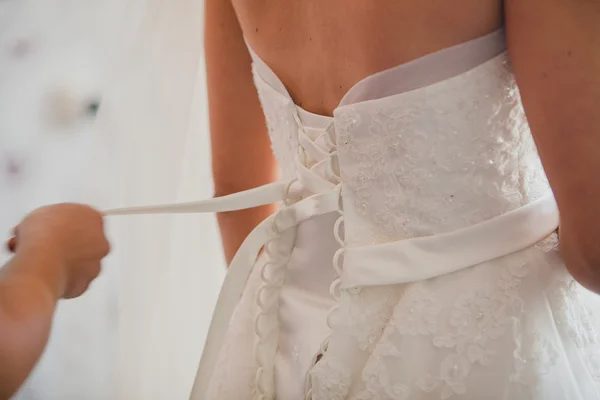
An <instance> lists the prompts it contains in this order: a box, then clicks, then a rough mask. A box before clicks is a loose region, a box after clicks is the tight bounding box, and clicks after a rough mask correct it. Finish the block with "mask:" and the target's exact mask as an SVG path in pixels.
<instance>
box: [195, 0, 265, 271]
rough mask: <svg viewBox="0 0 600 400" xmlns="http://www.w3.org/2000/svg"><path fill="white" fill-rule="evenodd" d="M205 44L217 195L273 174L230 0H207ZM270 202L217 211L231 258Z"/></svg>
mask: <svg viewBox="0 0 600 400" xmlns="http://www.w3.org/2000/svg"><path fill="white" fill-rule="evenodd" d="M204 40H205V50H206V72H207V77H208V99H209V115H210V117H209V118H210V131H211V148H212V168H213V177H214V185H215V195H216V196H223V195H227V194H231V193H234V192H239V191H241V190H245V189H250V188H253V187H256V186H260V185H263V184H265V183H269V182H272V181H274V180H275V179H276V166H275V161H274V159H273V156H272V154H271V149H270V143H269V138H268V134H267V129H266V126H265V119H264V115H263V113H262V109H261V106H260V103H259V100H258V95H257V93H256V89H255V88H254V84H253V81H252V73H251V58H250V55H249V53H248V50H247V48H246V45H245V43H244V39H243V35H242V31H241V28H240V26H239V24H238V21H237V18H236V15H235V12H234V10H233V7H232V5H231V3H230V1H229V0H206V9H205V39H204ZM272 212H273V207H272V206H267V207H261V208H255V209H250V210H244V211H235V212H231V213H222V214H220V215H218V220H219V226H220V228H221V235H222V238H223V246H224V249H225V257H226V259H227V262H228V263H229V262H230V261H231V259H232V258H233V256H234V254H235V252H236V251H237V249H238V247H239V246H240V244H241V243H242V242H243V240H244V239H245V238H246V236H247V235H248V234H249V233H250V231H251V230H252V229H253V228H254V227H255V226H256V225H257V224H258V223H260V222H261V221H262V220H263V219H264V218H265V217H267V216H268V215H269V214H270V213H272Z"/></svg>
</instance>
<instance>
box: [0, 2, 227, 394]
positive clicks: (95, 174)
mask: <svg viewBox="0 0 600 400" xmlns="http://www.w3.org/2000/svg"><path fill="white" fill-rule="evenodd" d="M202 14H203V4H202V1H201V0H178V1H177V2H169V1H162V0H102V1H92V0H0V231H1V232H2V234H3V235H4V237H8V234H9V231H10V229H11V228H12V227H13V226H14V225H15V224H16V223H17V222H18V221H19V220H20V219H21V218H22V217H23V216H24V215H25V214H26V213H27V212H29V211H31V210H32V209H34V208H36V207H38V206H40V205H44V204H49V203H55V202H64V201H73V202H84V203H90V204H92V205H94V206H96V207H99V208H101V209H106V208H111V207H119V206H132V205H146V204H154V203H166V202H177V201H191V200H197V199H203V198H208V197H210V196H211V195H212V183H211V178H210V166H209V142H208V133H207V112H206V99H205V82H204V70H203V68H204V62H203V59H202V58H203V46H202V41H203V40H202V31H203V28H202V20H203V15H202ZM107 223H108V230H109V236H110V239H111V242H112V245H113V252H112V254H111V256H110V257H109V259H108V260H107V262H106V263H105V265H104V270H103V273H102V276H101V277H100V278H99V279H98V280H97V281H96V282H95V283H94V285H93V287H92V289H91V290H90V291H89V292H88V293H87V294H86V295H85V296H83V297H82V298H80V299H77V300H71V301H68V302H63V303H61V304H60V308H59V312H58V314H57V316H56V319H55V323H54V328H53V333H52V337H51V341H50V343H49V346H48V348H47V351H46V353H45V355H44V357H43V359H42V361H41V362H40V364H39V365H38V367H37V368H36V371H35V373H34V374H33V376H32V377H31V378H30V379H29V381H28V382H27V384H26V385H25V387H24V388H23V389H22V391H21V392H20V393H19V394H18V395H17V399H23V400H34V399H36V400H37V399H40V400H59V399H60V400H70V399H78V400H95V399H102V400H107V399H127V400H136V399H144V400H147V399H161V400H163V399H169V400H171V399H173V400H176V399H186V398H187V396H188V395H189V392H190V390H191V385H192V383H193V378H194V375H195V370H196V366H197V363H198V361H199V357H200V353H201V351H202V344H203V342H204V339H205V335H206V332H207V329H208V323H209V320H210V315H211V312H212V308H213V307H214V303H215V301H216V296H217V292H218V288H219V287H220V283H221V281H222V279H223V277H224V273H225V266H224V261H223V259H222V255H221V248H220V240H219V236H218V232H217V228H216V222H215V219H214V216H212V215H198V216H196V215H194V216H189V215H188V216H150V217H148V216H136V217H111V219H109V220H107ZM8 257H9V255H8V254H7V253H6V251H5V250H4V249H2V250H0V262H1V263H2V264H3V263H4V262H5V261H6V260H7V259H8Z"/></svg>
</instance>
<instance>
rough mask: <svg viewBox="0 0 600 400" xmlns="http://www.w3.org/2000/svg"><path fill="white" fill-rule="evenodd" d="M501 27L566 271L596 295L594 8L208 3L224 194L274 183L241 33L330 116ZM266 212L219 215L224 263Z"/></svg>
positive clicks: (599, 265) (297, 94) (218, 179)
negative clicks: (410, 64)
mask: <svg viewBox="0 0 600 400" xmlns="http://www.w3.org/2000/svg"><path fill="white" fill-rule="evenodd" d="M503 21H504V23H505V26H506V33H507V39H508V49H509V53H510V57H511V60H512V63H513V67H514V71H515V74H516V78H517V82H518V84H519V87H520V90H521V95H522V99H523V103H524V107H525V111H526V114H527V117H528V120H529V122H530V125H531V129H532V132H533V135H534V138H535V140H536V143H537V146H538V149H539V152H540V156H541V158H542V161H543V164H544V167H545V169H546V173H547V175H548V178H549V180H550V183H551V186H552V189H553V191H554V194H555V197H556V199H557V202H558V206H559V209H560V213H561V224H560V233H561V234H560V240H561V247H562V252H563V256H564V258H565V262H566V265H567V268H568V269H569V271H570V272H571V273H572V274H573V276H574V277H575V278H576V279H577V280H578V281H579V282H580V283H582V284H583V285H584V286H586V287H588V288H589V289H591V290H594V291H596V292H600V185H599V184H597V179H598V177H599V176H600V112H598V111H597V110H598V104H600V2H597V1H584V0H578V1H576V0H507V1H504V2H502V1H499V0H458V1H442V0H428V1H423V0H327V1H323V0H294V1H281V0H233V3H231V2H230V1H229V0H206V34H205V41H206V59H207V73H208V91H209V102H210V124H211V135H212V148H213V168H214V180H215V188H216V194H217V195H224V194H229V193H233V192H237V191H240V190H244V189H248V188H250V187H254V186H258V185H261V184H264V183H267V182H270V181H272V180H274V179H276V173H275V172H274V171H275V162H274V160H273V158H272V155H271V151H270V147H269V141H268V138H267V132H266V127H265V122H264V116H263V114H262V111H261V108H260V104H259V101H258V97H257V94H256V90H255V88H254V86H253V83H252V76H251V72H250V56H249V54H248V51H247V49H246V47H245V43H244V36H245V37H246V39H247V41H248V43H249V44H250V45H251V46H252V48H253V49H254V50H255V51H256V52H257V53H258V54H259V56H260V57H261V58H263V59H264V60H265V61H266V63H267V64H268V65H269V66H270V67H271V68H272V69H273V70H274V71H275V73H276V74H277V75H278V76H279V77H280V78H281V80H282V81H283V83H284V84H285V85H286V87H287V88H288V90H289V92H290V94H291V95H292V97H293V98H294V101H295V102H296V103H297V104H299V105H301V106H302V107H303V108H305V109H307V110H309V111H313V112H316V113H319V114H327V115H331V113H332V111H333V110H334V109H335V107H336V105H337V104H338V102H339V100H340V99H341V98H342V97H343V95H344V94H345V93H346V92H347V91H348V89H349V88H350V87H352V85H354V84H355V83H356V82H358V81H359V80H361V79H362V78H364V77H366V76H369V75H371V74H373V73H375V72H378V71H381V70H384V69H386V68H389V67H392V66H395V65H398V64H401V63H404V62H406V61H410V60H412V59H415V58H418V57H420V56H423V55H425V54H428V53H431V52H433V51H436V50H439V49H442V48H445V47H448V46H451V45H454V44H458V43H461V42H465V41H467V40H470V39H474V38H477V37H479V36H482V35H484V34H486V33H489V32H492V31H494V30H495V29H497V28H499V27H500V26H502V23H503ZM233 113H234V114H233ZM270 212H272V208H268V207H266V208H261V209H254V210H247V211H239V212H234V213H229V214H221V215H220V216H219V222H220V225H221V230H222V234H223V241H224V246H225V252H226V257H227V259H228V260H231V258H232V257H233V254H234V253H235V251H236V249H237V248H238V246H239V245H240V244H241V242H242V241H243V240H244V238H245V237H246V235H247V234H248V233H249V232H250V231H251V230H252V228H253V227H254V226H255V225H256V224H257V223H258V222H260V221H261V220H262V219H263V218H264V217H265V216H267V215H268V214H269V213H270Z"/></svg>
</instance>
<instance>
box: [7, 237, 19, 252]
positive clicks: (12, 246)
mask: <svg viewBox="0 0 600 400" xmlns="http://www.w3.org/2000/svg"><path fill="white" fill-rule="evenodd" d="M8 250H9V251H10V252H11V253H14V252H15V251H17V239H16V238H14V237H13V238H10V239H9V240H8Z"/></svg>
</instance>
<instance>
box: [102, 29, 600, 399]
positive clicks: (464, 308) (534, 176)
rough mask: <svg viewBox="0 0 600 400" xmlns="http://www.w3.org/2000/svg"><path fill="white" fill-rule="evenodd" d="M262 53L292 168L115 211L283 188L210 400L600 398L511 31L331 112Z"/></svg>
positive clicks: (378, 82)
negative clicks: (245, 187)
mask: <svg viewBox="0 0 600 400" xmlns="http://www.w3.org/2000/svg"><path fill="white" fill-rule="evenodd" d="M251 53H253V52H252V51H251ZM252 56H253V59H254V67H253V71H254V77H255V83H256V87H257V89H258V93H259V96H260V99H261V102H262V105H263V108H264V112H265V116H266V120H267V123H268V127H269V132H270V135H271V139H272V144H273V149H274V153H275V155H276V157H277V158H278V160H279V162H280V164H281V168H282V174H283V177H284V179H283V181H282V182H278V183H274V184H270V185H266V186H264V187H261V188H257V189H253V190H250V191H248V192H243V193H238V194H234V195H231V196H226V197H223V198H217V199H211V200H208V201H204V202H198V203H189V204H179V205H170V206H156V207H143V208H136V209H123V210H115V211H113V212H112V213H113V214H128V213H157V212H214V211H227V210H236V209H241V208H249V207H253V206H257V205H260V204H267V203H272V202H278V201H280V202H281V204H282V205H281V208H280V210H279V211H278V212H277V213H276V214H275V215H273V216H271V217H269V218H267V219H266V220H265V221H264V222H263V223H261V224H260V225H259V226H258V227H257V228H256V229H255V230H254V231H253V232H252V233H251V234H250V235H249V237H248V238H247V239H246V241H245V242H244V244H243V245H242V246H241V248H240V250H239V251H238V253H237V254H236V256H235V258H234V260H233V262H232V264H231V266H230V271H229V274H228V276H227V278H226V280H225V283H224V285H223V288H222V291H221V295H220V297H219V301H218V304H217V308H216V311H215V314H214V316H213V322H212V326H211V330H210V332H209V337H208V340H207V343H206V346H205V350H204V354H203V357H202V360H201V363H200V368H199V372H198V376H197V380H196V384H195V387H194V392H193V394H192V398H193V399H197V400H200V399H202V400H204V399H206V400H209V399H219V400H221V399H236V400H243V399H274V398H276V399H281V400H288V399H290V400H293V399H313V400H332V399H356V400H367V399H373V400H384V399H393V400H409V399H410V400H431V399H468V400H482V399H486V400H487V399H492V400H499V399H507V400H508V399H511V400H519V399H520V400H525V399H527V400H531V399H536V400H542V399H544V400H551V399H565V400H566V399H568V400H588V399H597V398H600V343H599V341H598V340H599V339H598V336H597V332H596V328H597V326H596V325H595V323H594V320H593V313H592V311H591V308H590V307H589V306H588V305H587V300H586V298H585V292H584V290H583V289H582V288H581V287H580V286H578V284H577V283H575V282H574V281H573V279H572V278H571V277H570V276H569V274H568V273H567V271H566V269H565V267H564V264H563V261H562V259H561V256H560V252H559V249H558V240H557V236H556V233H555V230H556V228H557V227H558V222H559V216H558V210H557V207H556V204H555V201H554V198H553V195H552V193H551V190H550V187H549V185H548V182H547V179H546V177H545V175H544V171H543V168H542V165H541V162H540V160H539V158H538V155H537V152H536V148H535V144H534V142H533V139H532V136H531V133H530V130H529V127H528V124H527V121H526V118H525V115H524V111H523V107H522V105H521V101H520V97H519V92H518V89H517V86H516V84H515V79H514V76H513V74H512V72H511V66H510V61H509V58H508V56H507V53H506V46H505V41H504V32H503V31H497V32H495V33H492V34H490V35H487V36H484V37H482V38H479V39H476V40H473V41H471V42H468V43H464V44H461V45H458V46H454V47H451V48H448V49H445V50H441V51H439V52H436V53H433V54H430V55H427V56H425V57H422V58H420V59H417V60H415V61H412V62H409V63H407V64H403V65H401V66H399V67H396V68H392V69H390V70H387V71H384V72H381V73H378V74H375V75H373V76H370V77H368V78H366V79H364V80H363V81H361V82H359V83H358V84H357V85H355V86H354V87H353V88H352V89H351V90H350V91H349V92H348V94H347V95H346V96H345V97H344V99H343V100H342V101H341V103H340V105H339V107H337V109H336V110H335V111H334V115H333V117H325V116H319V115H314V114H311V113H308V112H306V111H304V110H302V109H301V108H300V107H298V106H297V105H295V104H294V103H293V101H292V100H291V97H290V96H289V94H288V92H287V91H286V89H285V87H284V85H283V84H282V83H281V81H280V80H279V79H278V78H277V76H276V75H275V74H274V73H273V71H272V70H271V69H269V67H268V66H267V65H266V64H265V63H264V62H263V61H262V60H261V59H260V58H259V57H258V56H257V55H256V54H254V53H253V54H252ZM240 134H243V133H242V132H241V133H240ZM262 248H264V251H263V252H262V254H260V256H259V252H260V251H261V249H262Z"/></svg>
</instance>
